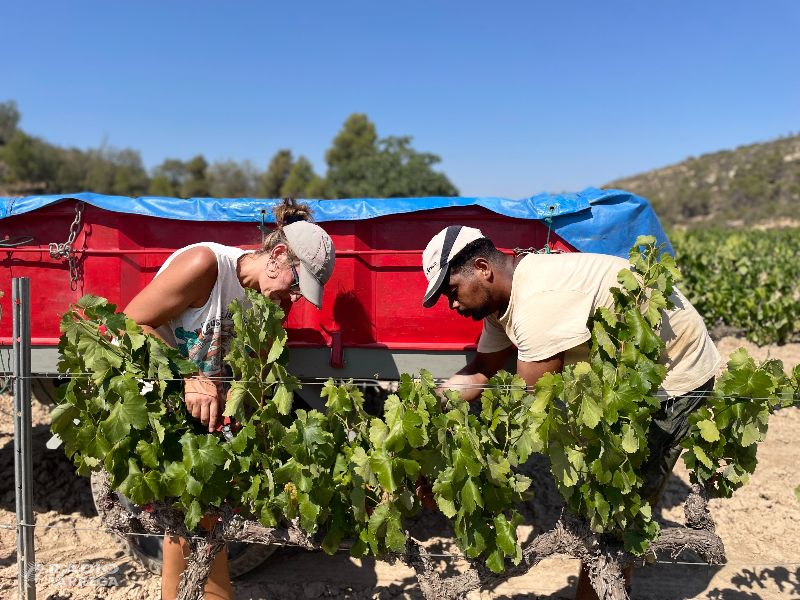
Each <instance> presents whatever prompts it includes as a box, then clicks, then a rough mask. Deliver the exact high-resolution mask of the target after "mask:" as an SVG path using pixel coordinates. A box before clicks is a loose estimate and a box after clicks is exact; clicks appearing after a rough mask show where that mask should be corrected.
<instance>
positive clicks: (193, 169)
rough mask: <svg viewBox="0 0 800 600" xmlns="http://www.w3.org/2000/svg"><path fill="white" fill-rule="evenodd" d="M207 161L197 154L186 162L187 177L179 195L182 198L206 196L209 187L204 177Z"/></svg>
mask: <svg viewBox="0 0 800 600" xmlns="http://www.w3.org/2000/svg"><path fill="white" fill-rule="evenodd" d="M207 169H208V162H207V161H206V159H205V158H204V157H203V155H202V154H198V155H197V156H195V157H194V158H193V159H192V160H190V161H189V162H188V163H187V164H186V170H187V171H188V172H189V177H188V179H187V180H186V181H185V182H184V184H183V185H182V186H181V196H182V197H184V198H197V197H204V196H208V194H209V187H208V180H207V179H206V170H207Z"/></svg>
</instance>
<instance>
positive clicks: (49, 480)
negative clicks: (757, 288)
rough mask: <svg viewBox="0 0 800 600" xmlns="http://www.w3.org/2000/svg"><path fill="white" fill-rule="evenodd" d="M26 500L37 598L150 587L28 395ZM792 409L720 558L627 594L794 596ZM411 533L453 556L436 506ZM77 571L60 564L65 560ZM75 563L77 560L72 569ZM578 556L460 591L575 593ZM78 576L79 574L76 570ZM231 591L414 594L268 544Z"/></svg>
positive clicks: (5, 423) (798, 422)
mask: <svg viewBox="0 0 800 600" xmlns="http://www.w3.org/2000/svg"><path fill="white" fill-rule="evenodd" d="M743 345H744V346H746V347H747V348H748V350H749V351H750V352H751V354H752V355H754V356H756V357H757V358H759V359H764V358H766V357H767V356H769V357H772V358H780V359H782V360H783V361H784V364H787V365H795V364H797V363H800V344H789V345H786V346H782V347H778V346H772V347H765V348H757V347H755V346H752V345H749V344H747V343H746V342H743V341H742V340H739V339H736V338H723V339H722V340H720V341H719V342H718V347H719V348H720V351H721V352H722V353H723V355H725V356H727V355H728V354H730V352H732V351H733V350H735V349H736V348H738V347H740V346H743ZM11 406H12V400H11V398H10V397H9V396H7V395H3V396H0V411H2V412H0V472H2V473H3V478H2V480H0V598H13V597H15V595H16V589H15V588H16V585H17V567H16V532H15V529H14V524H15V508H14V484H13V473H14V441H13V420H12V418H11V414H10V411H11ZM33 418H34V421H33V422H34V430H33V440H34V446H35V449H36V452H35V455H34V510H35V512H36V524H37V528H36V533H35V541H36V562H37V563H40V564H41V566H40V568H41V571H40V573H39V576H38V582H37V597H38V598H40V599H45V600H47V599H49V600H62V599H63V600H66V599H81V600H88V599H94V598H112V599H120V600H121V599H123V598H124V599H126V600H127V599H129V600H136V599H150V598H159V597H160V587H159V578H158V577H156V576H153V575H150V574H149V573H148V572H147V571H146V570H145V569H144V568H143V567H141V566H140V565H139V564H138V563H137V562H136V561H134V560H132V559H130V558H128V557H127V556H125V555H124V554H123V552H122V551H121V550H120V549H119V546H118V545H117V543H116V542H115V538H114V536H112V535H110V534H108V533H105V532H103V531H102V530H100V527H101V524H100V520H99V518H98V517H97V515H96V513H95V510H94V507H93V504H92V499H91V492H90V489H89V482H88V480H86V479H82V478H79V477H77V476H75V475H74V474H73V471H72V466H71V463H70V462H69V461H68V460H67V459H66V458H65V457H64V454H63V451H62V450H61V449H59V450H48V449H46V448H45V444H46V442H47V440H48V439H49V438H50V433H49V430H48V425H47V424H48V423H49V410H48V407H47V406H45V405H42V404H40V403H39V402H37V401H34V412H33ZM798 434H800V409H798V408H792V409H785V410H781V411H779V412H777V413H776V414H775V415H774V416H773V417H772V420H771V422H770V430H769V435H768V437H767V440H766V442H764V443H763V444H762V445H761V447H760V450H759V466H758V469H757V471H756V473H755V474H754V476H753V478H752V480H751V482H750V484H749V485H748V486H746V487H745V488H743V489H742V490H741V491H739V492H738V493H737V495H736V496H734V497H733V498H732V499H730V500H715V501H712V503H711V511H712V514H713V517H714V519H715V520H716V523H717V531H718V533H719V534H720V536H721V537H722V539H723V541H724V542H725V546H726V549H727V556H728V563H727V564H726V565H724V566H717V567H709V566H705V565H699V564H691V563H693V562H696V561H697V558H696V557H693V556H690V555H682V556H680V557H679V558H678V562H671V561H670V559H669V557H660V562H658V563H656V564H654V565H652V566H648V567H645V568H642V569H640V570H638V571H637V574H636V577H635V578H634V585H633V597H634V598H640V599H648V600H662V599H663V600H667V599H670V600H672V599H676V598H712V599H716V600H746V599H751V598H754V599H755V598H760V599H765V600H772V599H778V598H800V546H799V545H798V541H800V504H799V503H798V502H797V501H796V499H795V497H794V493H793V490H794V488H795V487H796V486H797V485H798V484H800V470H798V468H797V465H798V464H799V463H800V445H798V443H797V439H798ZM528 467H529V470H530V471H531V473H532V475H533V476H534V479H535V482H534V485H533V489H535V490H536V496H535V497H534V499H533V500H532V501H531V502H529V503H528V505H527V506H525V507H524V515H525V518H526V523H527V524H528V525H526V526H523V527H524V528H525V529H524V531H523V532H521V533H523V534H529V533H530V532H531V531H532V525H533V524H534V523H535V524H536V526H537V527H539V528H547V527H548V526H549V525H550V524H551V523H552V522H553V520H554V519H555V518H556V517H557V515H558V511H559V506H560V502H559V498H558V495H557V494H556V492H555V490H554V489H553V485H552V481H550V480H549V477H548V475H547V466H546V464H544V463H542V462H541V461H536V460H534V461H532V463H531V464H530V465H528ZM687 484H688V478H687V475H686V472H685V470H684V469H683V468H682V463H680V462H679V464H678V467H677V468H676V471H675V473H674V475H673V477H672V479H671V481H670V483H669V485H668V488H667V490H666V492H665V494H664V498H663V500H662V503H661V506H660V508H659V510H658V513H659V518H660V520H661V521H662V523H663V524H665V525H669V524H670V523H680V522H682V518H683V517H682V515H683V513H682V508H681V503H682V501H683V499H684V498H685V496H686V492H687V489H688V487H687ZM412 531H413V534H414V535H415V536H416V537H418V538H421V539H424V540H427V542H426V543H427V545H428V546H429V548H430V549H431V550H432V551H435V552H438V553H440V554H442V555H450V554H457V552H458V549H457V548H456V547H455V546H454V545H453V543H452V540H451V539H450V538H449V535H448V526H447V523H446V521H445V520H444V518H443V517H441V515H438V514H437V513H428V514H425V515H423V516H422V517H421V518H419V519H418V520H417V521H416V522H415V523H413V528H412ZM71 566H72V568H74V569H77V571H78V572H77V573H70V572H69V571H70V567H71ZM463 566H464V565H463V562H461V561H460V560H459V559H458V558H457V557H451V556H443V557H442V559H441V568H442V569H443V570H448V571H450V570H453V571H457V570H459V569H460V568H463ZM81 569H82V570H83V571H82V572H81ZM577 571H578V563H577V562H576V561H574V560H570V559H550V560H547V561H544V562H543V563H541V564H540V565H539V566H537V567H536V568H534V569H533V570H531V571H530V572H529V573H528V574H527V575H525V576H523V577H518V578H515V579H512V580H509V581H508V582H506V583H504V584H503V585H501V586H499V587H497V588H495V589H491V590H483V591H481V592H473V593H472V594H471V596H470V597H471V598H473V599H477V598H481V599H482V598H498V599H500V598H503V599H522V598H529V599H533V598H535V599H547V600H555V599H558V598H572V597H573V596H574V590H575V582H576V575H577ZM81 577H83V579H81ZM234 589H235V591H236V597H237V598H239V599H249V598H252V599H256V598H269V599H283V598H286V599H290V598H291V599H294V598H318V597H319V598H322V597H331V598H353V599H367V598H381V599H392V598H417V597H419V594H418V592H417V590H416V581H415V578H414V575H413V572H412V571H410V570H409V569H407V568H406V567H405V566H403V565H400V564H389V563H386V562H381V561H374V560H362V561H359V560H353V559H350V558H349V557H348V556H347V554H346V553H341V554H339V555H336V556H334V557H328V556H325V555H324V554H322V553H307V552H299V551H296V550H294V549H285V550H281V551H278V552H277V553H276V554H275V555H273V557H272V558H270V559H269V560H268V561H267V562H266V564H264V565H263V566H262V567H260V568H258V569H256V570H255V571H254V572H252V573H250V574H248V575H245V576H244V577H243V578H241V579H239V580H236V581H235V582H234Z"/></svg>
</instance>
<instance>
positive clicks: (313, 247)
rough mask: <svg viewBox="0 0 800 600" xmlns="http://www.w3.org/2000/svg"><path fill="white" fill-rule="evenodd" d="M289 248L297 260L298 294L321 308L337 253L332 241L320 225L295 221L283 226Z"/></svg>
mask: <svg viewBox="0 0 800 600" xmlns="http://www.w3.org/2000/svg"><path fill="white" fill-rule="evenodd" d="M283 233H284V235H285V236H286V239H287V240H288V241H289V248H290V249H291V250H292V252H294V254H295V256H297V258H298V259H300V269H298V272H297V274H298V276H299V277H300V293H301V294H303V297H304V298H305V299H306V300H308V301H309V302H311V304H313V305H314V306H316V307H317V308H322V289H323V287H324V286H325V284H326V283H327V282H328V280H329V279H330V278H331V274H332V273H333V265H334V263H336V252H335V250H334V248H333V241H332V240H331V236H329V235H328V234H327V233H326V232H325V230H324V229H322V227H320V226H319V225H317V224H315V223H310V222H308V221H295V222H294V223H290V224H289V225H285V226H284V227H283Z"/></svg>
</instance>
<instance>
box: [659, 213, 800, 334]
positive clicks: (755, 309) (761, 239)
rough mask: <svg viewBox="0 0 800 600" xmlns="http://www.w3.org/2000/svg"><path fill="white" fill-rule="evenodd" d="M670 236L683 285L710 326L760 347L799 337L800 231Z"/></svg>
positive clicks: (698, 232) (691, 232) (705, 232)
mask: <svg viewBox="0 0 800 600" xmlns="http://www.w3.org/2000/svg"><path fill="white" fill-rule="evenodd" d="M670 239H671V240H672V244H673V246H674V247H675V255H676V259H677V262H678V265H680V268H681V272H682V273H683V281H682V282H681V283H679V287H680V289H681V291H683V292H684V294H685V295H686V297H687V298H688V299H689V300H690V301H691V302H692V304H693V305H694V306H695V308H697V310H698V311H699V312H700V314H701V315H703V317H704V318H705V320H706V323H707V324H708V326H709V328H712V329H713V328H714V327H715V326H724V327H728V328H731V329H733V330H735V331H734V332H736V333H739V332H740V333H742V334H743V335H744V336H745V337H746V338H747V339H748V340H750V341H752V342H755V343H756V344H758V345H760V346H762V345H766V344H785V343H787V342H793V341H798V340H799V339H800V229H791V228H786V229H775V230H766V231H764V230H755V229H754V230H686V231H673V232H670ZM728 333H731V332H730V331H729V332H728Z"/></svg>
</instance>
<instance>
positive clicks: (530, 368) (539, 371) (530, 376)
mask: <svg viewBox="0 0 800 600" xmlns="http://www.w3.org/2000/svg"><path fill="white" fill-rule="evenodd" d="M563 368H564V353H563V352H560V353H558V354H556V355H555V356H551V357H550V358H546V359H544V360H536V361H532V362H528V361H524V360H518V361H517V375H519V376H520V377H522V378H523V379H524V380H525V385H527V386H528V388H533V386H534V385H536V382H537V381H539V378H540V377H541V376H542V375H544V374H545V373H558V372H560V371H561V369H563Z"/></svg>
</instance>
